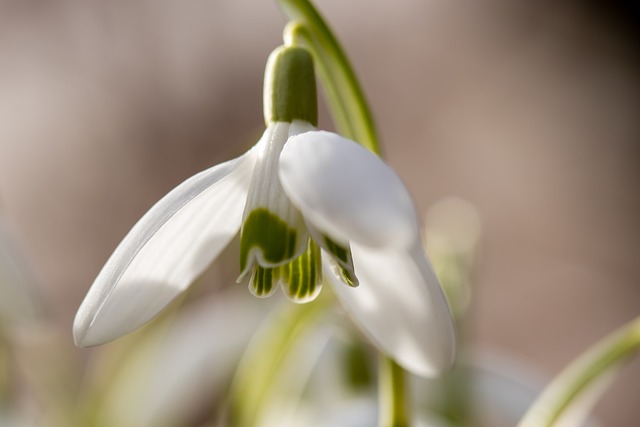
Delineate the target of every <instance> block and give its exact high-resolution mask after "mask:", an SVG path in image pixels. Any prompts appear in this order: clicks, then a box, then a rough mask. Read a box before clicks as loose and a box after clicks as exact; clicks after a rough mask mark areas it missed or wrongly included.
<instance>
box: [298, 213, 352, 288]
mask: <svg viewBox="0 0 640 427" xmlns="http://www.w3.org/2000/svg"><path fill="white" fill-rule="evenodd" d="M307 230H309V234H311V237H312V238H313V240H314V241H315V242H316V243H317V244H318V245H320V247H321V248H322V249H324V250H325V252H326V253H327V255H329V266H330V267H331V271H332V272H333V274H334V275H335V276H336V277H338V278H339V279H340V280H341V281H342V282H344V283H345V284H346V285H349V286H351V287H352V288H355V287H357V286H358V284H359V282H358V278H357V277H356V272H355V269H354V267H353V259H352V257H351V248H350V247H349V244H348V243H347V244H346V245H343V244H339V243H336V242H335V241H334V240H332V239H331V238H329V236H327V235H325V234H322V233H321V232H320V231H318V230H317V229H316V228H314V227H313V226H312V225H309V224H307Z"/></svg>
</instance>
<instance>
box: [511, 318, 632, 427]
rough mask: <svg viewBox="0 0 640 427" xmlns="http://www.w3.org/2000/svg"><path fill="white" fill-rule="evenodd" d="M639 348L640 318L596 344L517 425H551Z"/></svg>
mask: <svg viewBox="0 0 640 427" xmlns="http://www.w3.org/2000/svg"><path fill="white" fill-rule="evenodd" d="M639 347H640V317H639V318H637V319H635V320H634V321H632V322H630V323H629V324H627V325H626V326H624V327H622V328H621V329H619V330H618V331H616V332H614V333H612V334H611V335H609V336H607V337H606V338H604V339H603V340H602V341H600V342H598V343H597V344H595V345H594V346H593V347H591V348H590V349H589V350H587V351H586V352H585V353H584V354H583V355H581V356H580V357H578V358H577V359H576V360H575V361H574V362H572V363H571V364H570V365H569V366H568V367H567V368H566V369H565V370H564V371H563V372H562V373H560V375H559V376H558V377H556V379H555V380H554V381H553V382H552V383H551V384H550V385H549V386H548V387H547V388H546V389H545V390H544V391H543V392H542V394H541V395H540V397H539V398H538V400H537V401H536V402H535V403H534V404H533V405H532V406H531V407H530V408H529V411H528V412H527V413H526V414H525V416H524V417H523V418H522V420H521V421H520V423H519V424H518V427H551V426H553V425H554V424H555V423H556V422H557V421H558V420H559V419H560V417H561V416H562V415H563V414H564V413H565V412H566V410H567V409H568V408H569V407H570V406H571V404H572V403H574V402H575V401H576V399H577V398H579V397H580V396H582V395H583V393H584V392H586V391H587V390H589V386H590V385H593V384H594V382H595V381H596V380H597V379H599V378H601V377H602V376H603V375H604V374H606V373H608V372H609V371H610V369H611V368H613V367H615V366H617V365H618V364H619V363H620V362H622V360H624V359H625V358H627V357H628V356H629V355H631V354H632V353H633V352H634V351H636V350H638V348H639Z"/></svg>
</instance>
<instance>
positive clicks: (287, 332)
mask: <svg viewBox="0 0 640 427" xmlns="http://www.w3.org/2000/svg"><path fill="white" fill-rule="evenodd" d="M327 294H328V292H322V293H321V294H320V295H319V296H318V299H317V300H316V301H314V303H313V304H303V305H298V304H289V303H288V302H287V303H286V304H283V305H282V306H281V307H280V309H278V310H276V311H275V312H274V313H273V314H272V317H271V318H270V319H268V321H266V322H265V326H264V327H263V328H262V329H261V330H259V331H258V332H257V333H256V335H255V336H254V338H253V340H252V342H251V344H250V345H249V347H248V348H247V350H246V351H245V353H244V355H243V357H242V360H241V361H240V365H239V366H238V369H237V370H236V374H235V377H234V380H233V384H232V387H231V392H230V396H229V413H228V417H229V420H228V422H229V425H231V426H234V427H250V426H255V425H258V421H259V419H260V417H261V416H262V415H264V413H265V412H266V411H267V409H268V408H267V407H268V404H269V399H270V398H271V397H272V395H273V391H274V388H275V387H276V386H277V383H278V381H279V377H280V376H281V375H282V373H283V371H284V370H285V368H286V366H284V365H285V360H286V356H287V355H288V354H289V353H290V352H292V351H294V350H295V348H296V344H297V343H298V342H299V340H300V338H301V337H302V336H303V335H304V333H305V332H308V330H309V328H310V327H312V326H313V325H314V324H316V322H317V321H318V320H319V318H320V317H321V316H322V315H323V314H324V313H325V312H326V309H327V307H328V305H329V304H330V303H332V302H333V300H332V299H331V297H330V296H329V295H327Z"/></svg>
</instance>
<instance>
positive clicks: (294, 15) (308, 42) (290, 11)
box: [278, 0, 380, 154]
mask: <svg viewBox="0 0 640 427" xmlns="http://www.w3.org/2000/svg"><path fill="white" fill-rule="evenodd" d="M278 2H279V3H280V5H281V6H282V8H283V10H284V12H285V14H286V15H287V16H288V17H289V19H290V20H291V21H292V22H290V23H289V25H288V26H287V28H286V29H285V41H286V42H287V43H289V42H291V43H294V44H301V45H303V46H305V47H307V48H308V49H309V50H310V51H311V53H312V55H313V57H314V59H315V63H316V65H317V69H318V74H319V76H320V79H321V81H322V83H323V86H324V88H325V91H326V95H327V100H328V102H329V106H330V110H331V112H332V114H333V118H334V121H335V123H336V126H337V128H338V131H339V132H340V133H341V134H343V135H344V136H346V137H347V138H350V139H353V140H354V141H356V142H358V143H360V144H362V145H363V146H365V147H367V148H368V149H369V150H371V151H373V152H374V153H376V154H380V145H379V143H378V136H377V133H376V129H375V125H374V122H373V116H372V114H371V110H370V109H369V106H368V104H367V101H366V99H365V96H364V93H363V91H362V88H361V86H360V83H359V82H358V79H357V77H356V74H355V73H354V71H353V68H352V67H351V64H350V63H349V60H348V59H347V56H346V55H345V53H344V50H343V49H342V47H341V46H340V43H338V40H337V39H336V37H335V36H334V35H333V33H332V32H331V30H330V29H329V27H328V25H327V24H326V23H325V21H324V19H323V18H322V17H321V16H320V14H319V13H318V11H317V10H316V9H315V7H314V6H313V5H312V4H311V2H309V1H308V0H278Z"/></svg>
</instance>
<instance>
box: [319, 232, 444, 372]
mask: <svg viewBox="0 0 640 427" xmlns="http://www.w3.org/2000/svg"><path fill="white" fill-rule="evenodd" d="M351 251H352V255H353V263H354V267H355V270H356V274H357V276H358V279H359V280H360V286H359V287H357V288H351V287H349V286H345V285H344V284H343V283H342V282H341V281H340V280H339V279H337V278H336V277H335V276H333V275H331V274H328V273H327V277H328V278H329V279H330V280H331V282H332V284H333V285H334V290H335V292H336V294H337V295H338V298H339V299H340V301H341V302H342V304H343V306H344V307H345V309H346V310H347V311H348V312H349V314H350V315H351V316H352V317H353V319H354V321H355V323H356V324H358V325H359V326H360V327H361V329H363V331H364V332H365V333H366V334H367V335H369V336H370V337H371V339H372V340H373V342H374V343H376V344H377V345H378V346H379V347H380V349H381V350H382V351H384V352H385V353H387V354H389V355H390V356H391V357H393V358H394V359H395V360H396V361H397V362H398V364H400V365H401V366H402V367H404V368H405V369H407V370H409V371H411V372H413V373H414V374H417V375H421V376H434V375H437V374H438V373H440V372H442V371H444V370H446V369H448V368H449V367H450V366H451V364H452V363H453V359H454V356H455V352H456V338H455V331H454V327H453V320H452V319H451V315H450V313H449V306H448V304H447V301H446V299H445V297H444V294H443V293H442V290H441V289H440V285H439V283H438V279H437V278H436V276H435V274H434V272H433V269H432V268H431V265H430V264H429V261H427V259H426V257H425V254H424V251H423V250H422V248H421V247H420V246H419V245H418V244H416V245H415V246H414V247H413V248H412V249H410V250H404V249H377V248H368V247H365V246H362V245H358V244H352V245H351ZM327 270H328V269H325V271H327Z"/></svg>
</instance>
